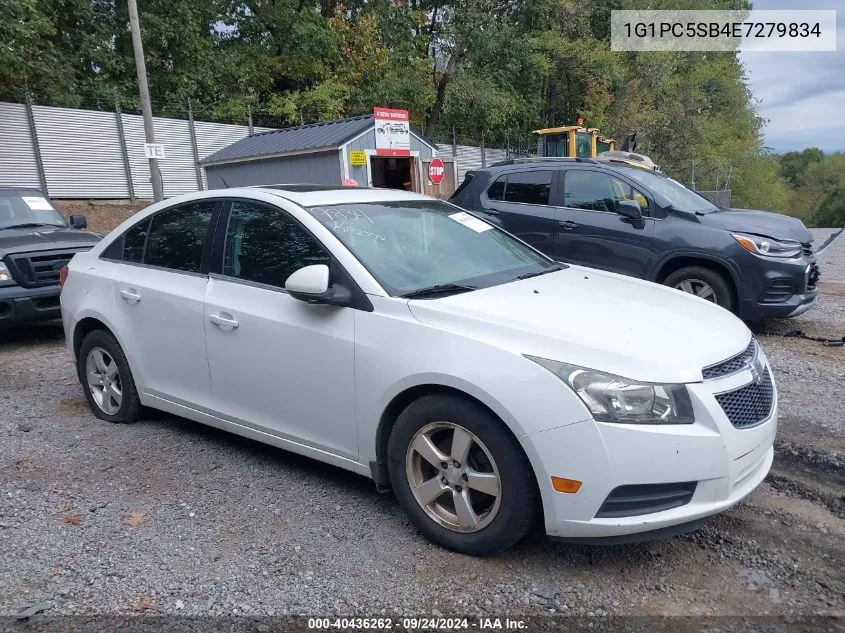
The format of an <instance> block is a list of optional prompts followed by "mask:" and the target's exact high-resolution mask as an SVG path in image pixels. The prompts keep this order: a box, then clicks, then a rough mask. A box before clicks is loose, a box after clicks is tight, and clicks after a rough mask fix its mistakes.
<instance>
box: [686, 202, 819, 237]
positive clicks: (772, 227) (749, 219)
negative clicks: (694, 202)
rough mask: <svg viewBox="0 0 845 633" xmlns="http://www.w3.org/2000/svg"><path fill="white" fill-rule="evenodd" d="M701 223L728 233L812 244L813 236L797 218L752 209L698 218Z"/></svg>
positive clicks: (735, 210)
mask: <svg viewBox="0 0 845 633" xmlns="http://www.w3.org/2000/svg"><path fill="white" fill-rule="evenodd" d="M700 220H701V223H702V224H704V225H707V226H715V227H720V228H723V229H727V230H728V231H737V232H741V233H753V234H755V235H762V236H763V237H771V238H773V239H776V240H794V241H796V242H804V243H807V242H812V241H813V236H812V234H811V233H810V232H809V231H808V230H807V227H806V226H804V223H803V222H802V221H801V220H799V219H798V218H791V217H789V216H788V215H780V214H779V213H771V212H770V211H754V210H752V209H725V210H721V211H718V212H716V213H708V214H707V215H702V216H700Z"/></svg>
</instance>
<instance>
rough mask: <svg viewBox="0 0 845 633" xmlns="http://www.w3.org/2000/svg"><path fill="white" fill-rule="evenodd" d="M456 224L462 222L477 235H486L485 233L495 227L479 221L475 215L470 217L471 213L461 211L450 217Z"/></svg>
mask: <svg viewBox="0 0 845 633" xmlns="http://www.w3.org/2000/svg"><path fill="white" fill-rule="evenodd" d="M449 217H450V218H452V219H453V220H454V221H455V222H460V223H461V224H463V225H464V226H465V227H467V228H470V229H472V230H473V231H475V232H476V233H484V231H489V230H490V229H492V228H493V227H492V226H490V225H489V224H487V223H486V222H483V221H482V220H479V219H478V218H477V217H475V216H474V215H470V214H469V213H465V212H464V211H459V212H458V213H453V214H452V215H450V216H449Z"/></svg>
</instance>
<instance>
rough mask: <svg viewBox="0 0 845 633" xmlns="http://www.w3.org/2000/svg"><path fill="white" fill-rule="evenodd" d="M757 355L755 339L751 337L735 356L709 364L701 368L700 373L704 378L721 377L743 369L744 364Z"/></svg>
mask: <svg viewBox="0 0 845 633" xmlns="http://www.w3.org/2000/svg"><path fill="white" fill-rule="evenodd" d="M756 355H757V341H756V340H754V339H753V338H752V339H751V342H750V343H749V344H748V347H746V348H745V349H744V350H743V351H741V352H740V353H739V354H737V355H736V356H731V357H730V358H729V359H728V360H723V361H722V362H721V363H716V364H715V365H710V366H709V367H705V368H704V369H702V370H701V375H702V376H703V377H704V380H712V379H713V378H723V377H724V376H730V375H731V374H735V373H737V372H738V371H742V370H743V369H745V367H746V365H747V364H748V363H749V361H751V359H752V358H754V357H755V356H756Z"/></svg>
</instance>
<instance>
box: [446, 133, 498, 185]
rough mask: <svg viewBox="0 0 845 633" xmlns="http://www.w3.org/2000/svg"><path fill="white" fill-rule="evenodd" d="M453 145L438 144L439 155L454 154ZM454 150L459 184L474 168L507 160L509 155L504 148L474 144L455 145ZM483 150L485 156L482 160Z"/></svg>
mask: <svg viewBox="0 0 845 633" xmlns="http://www.w3.org/2000/svg"><path fill="white" fill-rule="evenodd" d="M452 149H453V147H452V145H451V144H449V143H441V144H439V145H438V146H437V155H438V156H440V157H443V158H445V157H447V156H452V155H453V154H452ZM454 150H455V152H456V156H457V159H458V184H459V185H460V184H461V183H462V182H463V181H464V176H465V175H466V173H467V172H468V171H472V170H473V169H480V168H481V167H482V163H483V164H484V165H486V166H488V167H489V166H490V165H492V164H493V163H495V162H496V161H500V160H505V159H506V158H508V157H509V152H508V151H507V150H503V149H496V148H492V147H485V148H481V147H475V146H473V145H455V146H454ZM482 152H483V155H484V158H483V160H482Z"/></svg>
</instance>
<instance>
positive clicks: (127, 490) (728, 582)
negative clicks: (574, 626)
mask: <svg viewBox="0 0 845 633" xmlns="http://www.w3.org/2000/svg"><path fill="white" fill-rule="evenodd" d="M821 241H822V240H819V243H820V242H821ZM820 259H821V265H822V270H823V275H824V276H823V277H822V282H821V286H820V288H821V293H822V296H821V299H820V302H819V305H818V307H816V308H814V309H813V310H811V311H810V312H808V313H807V314H806V315H805V316H802V317H800V318H797V319H793V320H791V321H787V322H774V323H769V324H766V325H765V327H764V330H763V333H762V334H761V335H760V339H761V341H762V344H763V346H764V348H765V349H766V352H767V353H768V355H769V357H770V359H771V362H772V364H773V366H774V369H775V374H776V377H777V380H778V385H779V389H780V397H781V413H782V418H781V426H780V429H781V430H780V433H779V442H778V447H777V448H778V452H777V460H776V465H775V468H774V469H773V471H772V474H771V475H770V477H769V479H768V480H767V481H766V483H764V484H763V485H762V486H761V487H760V488H759V489H758V490H757V491H755V492H754V493H753V494H752V495H751V496H750V497H749V498H748V499H747V500H746V501H745V502H743V503H742V504H740V505H739V506H737V507H736V508H734V509H732V510H730V511H728V512H726V513H724V514H723V515H720V516H718V517H714V518H713V519H711V520H710V521H709V522H707V523H706V525H705V527H704V528H703V529H702V530H700V531H698V532H695V533H693V534H691V535H686V536H683V537H678V538H674V539H670V540H666V541H660V542H654V543H646V544H638V545H625V546H606V547H597V546H586V545H570V544H560V543H557V542H552V541H550V540H548V539H546V538H545V537H544V536H542V535H540V534H535V535H532V536H530V537H529V538H528V539H526V541H524V542H523V543H521V544H520V545H518V546H517V547H516V548H514V549H513V550H512V551H510V552H507V553H505V554H503V555H500V556H497V557H492V558H471V557H467V556H462V555H459V554H454V553H450V552H447V551H445V550H442V549H440V548H438V547H436V546H433V545H431V544H429V543H428V542H427V541H425V540H424V539H423V538H422V536H420V535H419V534H418V533H417V532H416V531H415V529H414V528H413V527H412V526H411V525H410V524H409V523H408V521H407V520H406V519H405V517H404V515H403V513H402V512H401V510H400V509H399V508H398V506H397V505H396V502H395V501H394V499H393V497H392V496H391V495H389V494H388V495H379V494H378V493H377V492H376V491H375V489H374V486H373V485H372V483H371V482H369V481H368V480H366V479H364V478H361V477H357V476H354V475H351V474H349V473H348V472H346V471H341V470H338V469H335V468H333V467H330V466H326V465H323V464H319V463H316V462H312V461H309V460H307V459H304V458H300V457H297V456H295V455H292V454H289V453H285V452H283V451H281V450H277V449H274V448H270V447H265V446H262V445H259V444H256V443H254V442H251V441H248V440H245V439H241V438H238V437H236V436H233V435H229V434H225V433H221V432H219V431H215V430H213V429H210V428H206V427H202V426H200V425H197V424H194V423H192V422H189V421H187V420H184V419H180V418H174V417H171V416H166V415H164V414H160V415H152V416H150V417H148V418H146V419H144V420H142V421H141V422H139V423H137V424H134V425H125V426H124V425H110V424H107V423H104V422H101V421H99V420H97V419H95V418H94V417H93V416H92V415H91V414H90V413H89V411H88V410H87V405H86V403H85V400H84V399H83V397H82V396H81V391H80V386H79V385H78V383H77V381H76V378H75V375H74V370H73V364H72V362H71V359H70V357H69V355H68V353H67V351H66V349H65V347H64V344H63V341H62V334H61V331H60V329H59V328H58V327H56V326H54V325H45V326H38V327H32V328H28V329H26V330H21V331H17V332H3V333H2V334H0V367H2V372H0V437H2V442H0V615H14V614H17V613H20V612H21V611H22V610H24V609H26V608H32V609H33V610H43V611H44V614H45V615H46V616H50V615H63V614H85V615H91V614H137V613H147V614H157V615H164V614H185V615H218V616H219V615H241V614H248V615H274V614H275V615H278V614H297V613H300V614H312V615H314V614H317V615H321V614H327V613H332V614H344V615H354V614H359V615H370V616H373V615H379V614H386V615H394V616H395V615H398V614H405V615H410V614H417V615H422V614H428V615H435V616H438V615H440V614H443V615H446V616H449V615H454V614H465V615H476V614H485V615H500V616H501V615H505V614H511V615H518V616H526V615H538V614H548V613H565V614H584V615H592V614H596V615H602V614H611V615H632V614H637V615H652V614H668V615H693V616H694V615H705V614H710V615H781V614H783V615H790V614H792V615H802V614H804V615H806V614H836V615H843V614H845V597H843V595H845V577H843V571H842V561H843V560H845V538H843V537H845V503H843V501H845V498H843V489H845V464H843V459H842V455H843V454H845V426H843V416H842V414H841V400H842V395H843V391H845V386H843V385H845V380H843V377H845V363H843V358H845V349H843V348H832V347H823V346H822V345H821V344H820V343H815V342H810V341H805V340H797V339H786V338H783V337H782V336H781V335H782V334H783V333H784V332H786V331H788V330H793V329H802V330H804V331H806V332H807V333H808V334H823V335H826V336H843V335H845V239H841V240H838V241H837V242H834V244H833V245H832V246H831V248H829V249H828V251H826V252H825V253H824V254H823V255H822V257H821V258H820ZM34 621H37V619H36V620H34Z"/></svg>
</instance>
